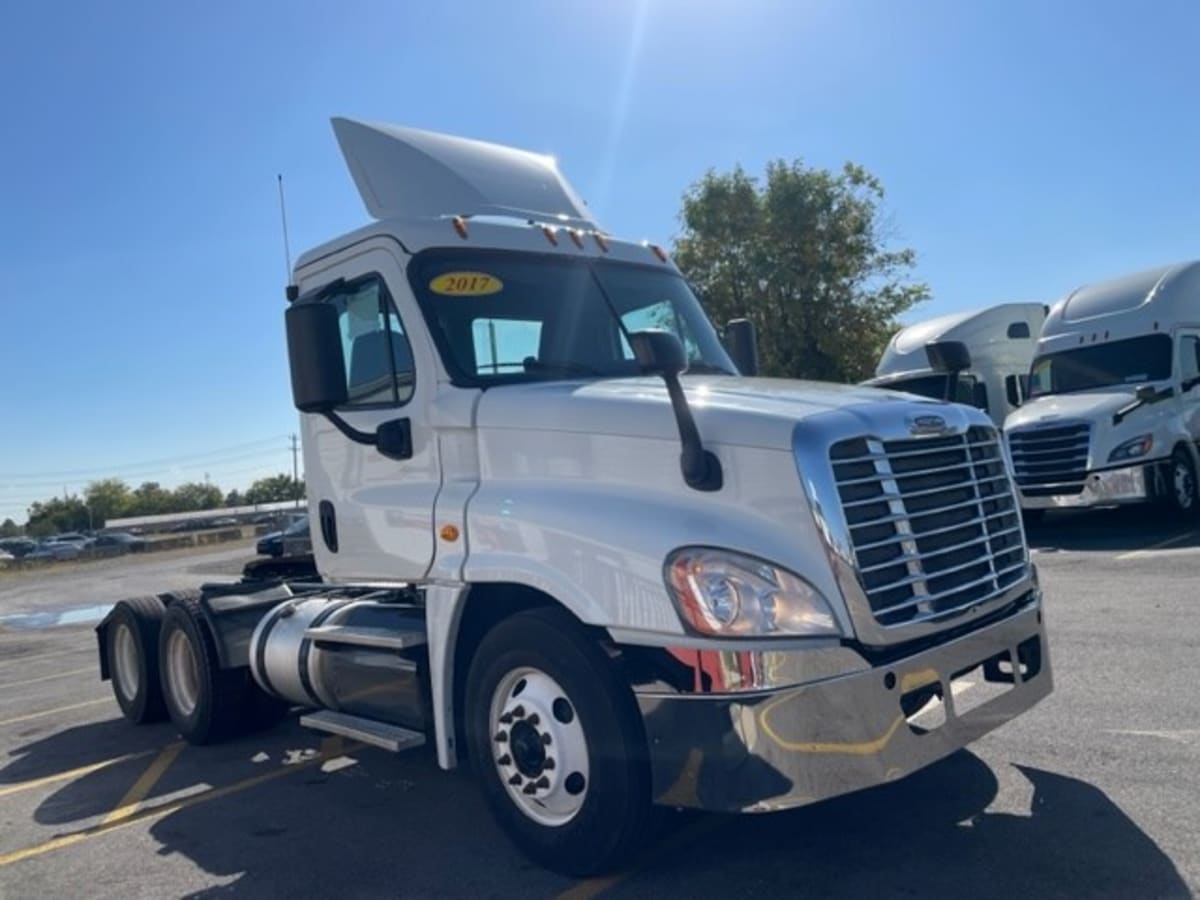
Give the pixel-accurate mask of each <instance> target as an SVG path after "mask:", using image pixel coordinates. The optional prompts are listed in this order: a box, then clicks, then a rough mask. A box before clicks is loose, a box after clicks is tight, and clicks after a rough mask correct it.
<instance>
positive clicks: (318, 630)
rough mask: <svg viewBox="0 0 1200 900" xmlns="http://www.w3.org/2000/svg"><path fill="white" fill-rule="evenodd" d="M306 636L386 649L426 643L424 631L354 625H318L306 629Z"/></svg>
mask: <svg viewBox="0 0 1200 900" xmlns="http://www.w3.org/2000/svg"><path fill="white" fill-rule="evenodd" d="M304 636H305V637H306V638H312V639H313V640H314V641H321V642H322V643H331V644H353V645H355V646H358V647H382V648H384V649H386V650H407V649H408V648H409V647H420V646H421V645H423V644H424V643H425V632H424V631H397V630H396V629H395V628H362V627H359V628H356V627H354V626H353V625H317V626H315V627H313V628H308V629H305V631H304Z"/></svg>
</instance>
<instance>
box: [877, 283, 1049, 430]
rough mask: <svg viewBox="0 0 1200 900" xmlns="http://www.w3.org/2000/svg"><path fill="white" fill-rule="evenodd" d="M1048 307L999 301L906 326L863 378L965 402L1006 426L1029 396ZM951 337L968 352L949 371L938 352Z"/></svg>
mask: <svg viewBox="0 0 1200 900" xmlns="http://www.w3.org/2000/svg"><path fill="white" fill-rule="evenodd" d="M1047 310H1048V307H1047V306H1046V305H1045V304H1042V303H998V304H996V305H994V306H989V307H986V308H984V309H970V310H964V311H961V312H956V313H950V314H948V315H944V316H938V317H937V318H934V319H928V320H926V321H924V322H916V323H914V324H912V325H907V326H905V327H904V328H901V329H900V330H899V331H897V332H896V333H895V334H894V335H892V339H891V340H890V341H888V345H887V347H886V349H885V350H884V351H883V356H882V357H880V359H879V365H878V366H877V367H876V369H875V377H874V378H872V379H871V380H870V381H867V382H864V383H865V384H867V385H872V386H874V387H882V388H887V389H889V390H893V391H905V392H907V393H910V394H918V395H920V396H922V397H937V398H941V399H949V400H953V401H955V402H957V403H966V404H969V405H971V406H975V407H978V408H979V409H982V410H983V411H984V412H986V413H987V414H988V415H989V416H990V417H991V419H992V421H993V422H994V423H996V425H998V426H999V425H1003V424H1004V419H1005V417H1006V416H1007V415H1008V414H1009V413H1011V412H1012V411H1013V410H1015V409H1016V408H1017V407H1018V406H1020V405H1021V402H1022V400H1023V399H1024V393H1025V390H1026V383H1027V379H1028V375H1029V366H1030V364H1031V363H1032V362H1033V352H1034V349H1035V348H1036V347H1037V339H1038V335H1039V334H1040V333H1041V330H1042V323H1043V322H1045V320H1046V313H1047ZM949 342H956V343H959V344H962V345H963V347H964V348H965V351H966V352H965V355H964V356H962V358H961V363H960V365H961V369H959V370H957V371H947V366H946V359H945V357H944V355H940V354H939V352H938V349H939V348H943V347H945V346H946V345H947V344H948V343H949ZM931 348H932V349H933V353H932V354H931V353H930V349H931Z"/></svg>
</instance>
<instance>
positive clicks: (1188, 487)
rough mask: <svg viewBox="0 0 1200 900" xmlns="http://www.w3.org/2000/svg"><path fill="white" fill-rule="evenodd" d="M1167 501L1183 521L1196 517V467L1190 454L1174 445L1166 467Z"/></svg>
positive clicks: (1199, 501)
mask: <svg viewBox="0 0 1200 900" xmlns="http://www.w3.org/2000/svg"><path fill="white" fill-rule="evenodd" d="M1167 502H1168V504H1169V505H1170V507H1171V510H1172V511H1173V512H1174V513H1175V515H1176V516H1177V517H1178V518H1179V519H1182V520H1184V521H1191V520H1192V519H1194V518H1196V512H1197V510H1198V509H1200V492H1198V491H1197V487H1196V468H1195V466H1193V465H1192V457H1191V454H1190V453H1188V452H1187V450H1186V449H1184V448H1183V447H1176V448H1175V452H1174V453H1172V454H1171V462H1170V463H1169V465H1168V469H1167Z"/></svg>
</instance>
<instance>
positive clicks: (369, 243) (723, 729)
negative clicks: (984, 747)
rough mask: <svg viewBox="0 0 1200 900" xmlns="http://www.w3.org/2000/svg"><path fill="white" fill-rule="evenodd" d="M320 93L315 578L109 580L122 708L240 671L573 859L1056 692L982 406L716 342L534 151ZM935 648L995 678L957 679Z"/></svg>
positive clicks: (888, 776)
mask: <svg viewBox="0 0 1200 900" xmlns="http://www.w3.org/2000/svg"><path fill="white" fill-rule="evenodd" d="M334 130H335V133H336V135H337V138H338V141H339V143H340V144H341V147H342V150H343V153H344V155H345V157H346V160H347V163H348V165H349V168H350V171H351V174H352V175H353V177H354V181H355V184H356V185H357V187H358V190H359V193H360V195H361V196H362V198H363V201H364V204H365V206H366V207H367V210H368V212H369V213H370V215H371V216H372V218H373V220H374V221H373V222H372V223H371V224H369V225H367V226H366V227H364V228H362V229H360V230H358V231H355V232H353V233H351V234H348V235H346V236H344V237H341V238H338V239H336V240H334V241H332V242H330V243H328V244H325V245H323V246H321V247H319V248H317V249H315V250H312V251H310V252H309V253H306V254H305V255H304V256H302V257H301V258H300V259H299V260H298V262H297V265H296V268H295V272H294V278H293V284H292V285H291V286H290V287H289V289H288V291H287V294H288V307H287V310H286V322H287V334H288V352H289V360H290V366H291V376H292V388H293V397H294V400H295V403H296V406H297V408H298V409H299V410H300V411H301V414H302V415H301V420H302V422H301V424H302V436H303V445H304V462H305V475H306V484H307V490H308V510H309V515H310V517H311V522H312V526H311V533H312V543H313V551H314V554H315V559H316V563H317V569H318V570H319V573H320V576H321V577H320V580H318V581H313V580H309V581H306V582H299V581H293V582H289V583H278V582H276V583H270V584H259V583H248V584H245V585H242V586H235V587H233V588H222V589H220V590H216V589H210V590H207V591H206V592H202V594H201V596H199V597H198V598H188V599H186V600H179V599H172V598H170V597H167V598H165V599H164V600H163V603H164V604H165V612H163V613H158V612H156V611H155V609H152V608H151V607H152V604H148V601H145V598H142V600H141V601H139V604H137V605H136V607H135V605H131V606H129V607H127V608H120V605H119V608H118V609H117V610H114V613H113V614H112V615H111V616H110V618H109V619H108V620H106V622H105V623H102V625H101V628H100V632H101V633H100V636H99V637H100V644H101V648H102V671H103V673H104V674H105V676H106V677H111V678H112V680H113V682H114V690H115V691H116V693H117V698H118V701H119V702H121V703H122V708H123V709H125V710H126V714H127V715H128V716H129V717H130V718H133V719H134V720H135V721H141V720H143V719H144V718H145V717H146V715H148V714H147V713H146V712H145V710H146V709H151V710H152V711H153V704H152V703H149V705H147V703H141V704H139V702H138V697H143V699H144V696H145V695H146V693H147V692H149V694H150V700H151V701H152V700H153V699H154V697H153V691H154V690H158V689H161V695H162V697H161V700H162V705H163V707H164V708H165V710H166V712H167V713H168V714H169V715H170V717H171V719H172V721H173V722H174V723H175V724H176V726H177V727H178V728H179V729H180V730H181V732H182V733H183V734H184V735H185V737H187V738H188V739H189V740H193V741H195V742H204V741H207V740H211V739H213V737H214V735H215V734H216V733H217V732H220V733H221V734H227V733H229V732H230V731H231V730H233V729H235V728H237V727H240V724H239V723H244V722H245V721H247V717H246V714H244V711H245V710H247V709H251V708H252V706H253V703H252V702H251V700H248V699H246V698H247V697H251V696H253V697H259V700H257V701H254V702H261V697H262V696H265V697H268V698H272V699H273V702H275V703H276V704H283V705H288V704H292V705H296V706H300V707H302V708H305V709H306V710H308V711H307V712H306V713H305V715H304V717H303V718H302V719H301V721H302V723H304V724H306V725H309V726H311V727H313V728H317V729H321V730H325V731H331V732H334V733H338V734H343V735H348V736H352V737H354V738H356V739H358V740H361V741H364V742H367V743H373V744H377V745H379V746H383V747H388V748H389V749H393V750H400V749H403V748H405V747H409V746H413V745H415V744H419V743H422V742H424V741H429V742H431V743H432V744H433V745H434V748H435V750H436V755H437V760H438V763H439V764H440V766H441V767H443V768H453V767H455V766H457V765H459V764H460V763H461V762H462V761H464V760H469V761H470V762H471V763H472V766H473V768H474V770H475V771H476V772H477V774H478V776H479V780H480V783H481V787H482V790H483V793H484V795H485V797H486V798H487V801H488V803H489V805H490V807H491V809H492V812H493V813H494V815H495V816H496V818H497V820H498V821H499V822H500V824H501V825H502V827H503V828H504V830H505V831H506V833H507V834H508V835H509V836H510V837H511V838H512V840H513V841H514V842H515V843H516V844H517V846H518V847H520V848H521V850H523V851H524V852H525V853H526V854H527V855H529V856H530V857H531V858H532V859H534V860H536V861H538V862H539V863H541V864H543V865H546V866H549V867H551V868H555V869H557V870H560V871H564V872H568V873H570V874H586V873H593V872H597V871H604V870H607V869H611V868H613V867H614V866H616V865H619V864H620V861H621V860H622V859H623V858H625V857H627V856H628V855H629V854H630V853H631V852H633V851H634V850H635V849H636V848H637V847H638V846H639V842H640V841H641V840H642V838H643V837H644V835H645V834H646V826H647V823H648V821H649V810H650V807H651V805H652V804H655V803H657V804H663V805H670V806H676V807H691V808H698V809H709V810H720V811H728V812H743V811H746V812H748V811H768V810H777V809H786V808H789V807H794V806H797V805H800V804H804V803H811V802H814V801H817V800H820V799H823V798H826V797H831V796H835V795H838V794H842V793H846V792H849V791H853V790H858V789H860V788H864V787H869V786H872V785H876V784H881V783H884V782H886V781H890V780H893V779H895V778H898V777H902V776H903V775H905V774H908V773H910V772H913V771H916V770H917V769H919V768H921V767H923V766H925V765H928V764H929V763H931V762H933V761H935V760H937V759H940V758H942V757H944V756H946V755H947V754H950V753H953V752H954V751H955V750H957V749H958V748H960V747H962V746H964V745H965V744H967V743H968V742H970V741H973V740H975V739H976V738H978V737H979V736H981V735H982V734H984V733H986V732H988V731H990V730H992V729H993V728H995V727H998V726H999V725H1001V724H1003V723H1004V722H1006V721H1008V720H1009V719H1011V718H1013V717H1014V716H1017V715H1019V714H1020V713H1022V712H1024V711H1025V710H1027V709H1028V708H1030V707H1031V706H1033V705H1034V704H1035V703H1037V702H1038V701H1039V700H1041V699H1042V698H1043V697H1045V696H1046V695H1047V694H1048V693H1049V691H1050V690H1051V673H1050V660H1049V654H1048V648H1047V646H1046V639H1045V631H1044V626H1043V621H1042V597H1041V591H1040V588H1039V586H1038V582H1037V578H1036V572H1035V570H1034V567H1033V564H1032V562H1031V560H1030V557H1029V552H1028V548H1027V546H1026V544H1025V540H1024V533H1023V531H1022V526H1021V521H1020V515H1019V509H1018V506H1017V500H1016V496H1015V493H1014V489H1013V485H1012V482H1011V479H1010V477H1009V472H1008V466H1007V463H1006V458H1005V454H1004V451H1003V447H1002V444H1001V441H1000V436H999V433H998V430H997V428H996V427H995V425H994V424H993V423H992V422H991V421H990V420H989V419H988V418H987V416H986V415H985V414H984V413H982V412H980V411H979V410H975V409H971V408H968V407H964V406H959V405H954V404H947V403H943V402H939V401H936V400H931V399H923V398H916V397H910V396H906V395H900V394H897V393H894V392H888V391H878V390H874V389H871V388H863V387H853V386H846V385H820V384H810V383H804V382H794V381H787V380H781V379H771V378H759V377H755V376H754V375H753V370H754V368H755V361H754V354H753V341H752V340H749V339H748V336H747V330H746V328H745V327H744V326H737V325H735V326H732V327H729V328H727V335H726V338H729V337H730V336H731V335H733V334H740V336H741V340H738V341H734V342H731V346H735V347H736V348H737V350H736V352H735V353H733V354H732V355H731V353H730V352H727V351H726V349H725V347H724V346H723V343H722V340H721V339H720V338H719V337H718V334H717V331H716V329H715V328H714V327H713V325H712V324H711V323H710V322H709V321H708V319H707V318H706V317H705V315H704V313H703V310H702V309H701V306H700V304H699V302H698V301H697V299H696V297H695V296H694V295H693V294H692V292H691V290H690V289H689V288H688V285H687V283H686V281H685V280H684V278H683V277H682V276H681V274H680V273H679V271H678V270H677V269H676V268H675V266H674V265H673V264H672V262H671V260H670V258H669V256H668V255H667V254H666V253H665V252H664V251H663V250H662V249H661V248H659V247H656V246H653V245H649V244H644V243H633V242H629V241H623V240H619V239H617V238H616V237H614V236H612V235H610V234H608V233H607V232H605V231H604V230H603V229H602V228H601V227H600V226H599V225H598V223H596V222H595V220H594V218H593V216H592V215H591V213H590V212H589V210H588V209H587V207H586V206H585V205H584V204H583V203H582V201H580V200H579V198H578V195H577V194H576V193H575V191H574V190H573V189H572V188H571V186H570V185H569V184H568V183H567V182H566V181H565V179H564V178H563V177H562V175H561V173H560V172H559V171H558V169H557V166H556V165H555V163H554V161H553V160H552V159H550V158H548V157H545V156H541V155H538V154H533V153H528V152H525V151H521V150H515V149H512V148H508V147H500V146H497V145H494V144H487V143H482V142H478V141H471V140H465V139H462V138H457V137H450V136H446V135H439V134H432V133H429V132H423V131H417V130H414V129H407V128H399V127H395V126H390V125H381V124H373V123H365V122H358V121H352V120H346V119H337V120H335V121H334ZM734 357H736V359H735V358H734ZM156 615H158V616H159V618H160V619H161V625H158V624H154V623H155V621H156V620H155V616H156ZM151 634H153V635H156V638H155V640H156V643H155V646H156V647H157V653H158V663H157V665H158V671H159V673H160V677H159V679H158V680H153V679H143V681H138V680H137V678H136V677H134V678H130V677H128V676H129V673H130V670H131V667H134V662H136V661H137V660H138V659H139V657H138V655H137V654H136V653H135V652H134V651H135V649H136V647H137V646H139V643H138V642H139V640H140V641H142V643H146V644H148V643H149V642H150V640H151V638H150V637H148V636H147V635H151ZM197 635H199V636H200V637H197ZM131 648H132V649H131ZM189 654H190V656H189ZM189 659H203V660H209V662H208V663H207V664H206V665H199V666H193V668H192V669H189V668H188V667H189V665H192V664H191V663H189V662H188V660H189ZM134 668H136V667H134ZM146 670H147V667H146V666H143V667H142V668H141V669H137V670H136V671H135V672H134V674H135V675H137V674H138V673H141V672H144V671H146ZM188 671H193V672H205V673H207V672H217V673H218V675H221V678H217V677H215V676H214V677H212V678H207V677H197V678H185V677H182V676H181V675H180V673H181V672H183V673H186V672H188ZM229 672H242V673H247V674H246V675H245V677H241V676H239V679H240V680H239V679H233V681H232V682H230V677H229V676H227V675H226V674H223V673H229ZM122 673H124V674H122ZM964 678H968V679H974V681H972V682H971V683H972V684H978V685H987V686H988V687H989V688H991V689H994V691H995V693H994V695H989V698H988V699H987V701H986V702H983V703H981V704H978V705H974V706H973V708H971V707H968V705H966V704H965V703H962V702H961V701H960V700H959V699H956V698H957V697H958V695H959V693H960V691H959V689H958V688H959V685H958V682H959V680H961V679H964ZM222 679H225V680H222ZM147 681H148V683H143V682H147ZM227 682H230V683H235V684H236V685H237V686H238V687H237V691H235V692H234V693H233V694H229V689H227V688H225V687H223V685H225V684H226V683H227ZM131 685H133V687H131ZM134 688H136V689H137V690H135V689H134ZM138 690H140V691H142V693H141V694H139V693H138V692H137V691H138ZM227 695H228V696H227ZM229 696H232V697H233V700H232V701H231V700H229V699H228V697H229ZM248 704H249V705H248ZM230 709H233V710H234V711H233V712H228V710H230ZM222 710H226V711H227V712H222ZM251 718H253V717H252V716H251ZM218 726H219V728H218Z"/></svg>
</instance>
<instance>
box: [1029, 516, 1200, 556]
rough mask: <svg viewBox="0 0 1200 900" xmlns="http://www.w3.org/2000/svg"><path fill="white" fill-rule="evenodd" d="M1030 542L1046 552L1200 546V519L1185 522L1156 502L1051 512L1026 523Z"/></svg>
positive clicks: (1116, 550)
mask: <svg viewBox="0 0 1200 900" xmlns="http://www.w3.org/2000/svg"><path fill="white" fill-rule="evenodd" d="M1025 534H1026V538H1027V539H1028V541H1029V546H1030V547H1031V548H1033V549H1035V550H1040V551H1042V552H1044V553H1051V552H1054V551H1056V550H1084V551H1089V550H1090V551H1106V550H1107V551H1112V552H1124V551H1132V550H1145V549H1149V548H1152V547H1154V546H1155V545H1157V544H1161V543H1163V542H1169V544H1168V546H1170V547H1172V548H1176V547H1200V520H1197V521H1195V522H1190V523H1189V522H1183V521H1180V520H1179V519H1178V518H1177V517H1175V516H1173V515H1172V514H1171V513H1170V512H1168V511H1166V510H1163V509H1160V508H1156V507H1152V506H1130V507H1124V508H1117V509H1101V510H1062V511H1057V510H1056V511H1051V512H1047V513H1046V515H1045V516H1044V517H1043V518H1042V520H1041V521H1039V522H1036V523H1026V526H1025Z"/></svg>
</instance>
